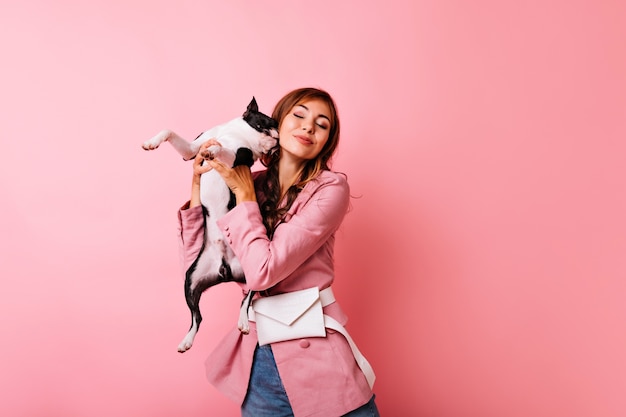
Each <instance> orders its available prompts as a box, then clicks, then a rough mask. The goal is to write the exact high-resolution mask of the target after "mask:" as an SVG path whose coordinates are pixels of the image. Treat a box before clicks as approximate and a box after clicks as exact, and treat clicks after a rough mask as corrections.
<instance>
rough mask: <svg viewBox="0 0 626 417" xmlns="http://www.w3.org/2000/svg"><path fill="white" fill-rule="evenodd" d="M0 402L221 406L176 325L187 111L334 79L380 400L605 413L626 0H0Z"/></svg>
mask: <svg viewBox="0 0 626 417" xmlns="http://www.w3.org/2000/svg"><path fill="white" fill-rule="evenodd" d="M0 31H1V33H0V35H1V36H0V50H1V51H2V66H1V70H0V71H1V74H2V76H1V77H0V91H1V93H0V94H1V96H2V100H1V101H0V118H1V119H0V126H1V127H2V134H1V139H0V140H1V141H2V147H1V148H0V158H1V161H2V162H1V163H0V186H1V194H0V198H1V199H2V216H0V231H1V236H2V237H1V240H0V256H1V262H0V274H1V277H2V280H1V282H2V284H1V285H2V287H1V288H0V290H1V291H0V317H1V320H2V321H1V323H2V324H1V327H0V335H1V336H0V337H2V342H1V343H0V358H1V360H2V372H0V392H2V400H1V401H0V415H3V416H29V417H30V416H41V417H43V416H64V417H67V416H80V417H83V416H89V417H99V416H110V415H112V416H152V417H154V416H173V415H180V416H182V415H185V416H206V415H211V416H227V417H228V416H236V415H238V407H237V406H236V405H235V404H232V403H230V402H229V401H228V400H226V399H225V398H224V397H223V396H222V395H221V394H219V393H218V392H216V391H215V390H214V389H213V388H212V387H211V386H210V385H208V383H207V382H206V381H205V380H204V374H203V372H204V370H203V362H204V358H205V357H206V355H207V354H208V353H209V351H210V350H211V349H212V348H213V346H215V344H216V343H217V342H218V340H219V339H220V338H221V336H222V334H223V333H224V332H225V331H226V329H227V328H229V327H230V326H232V325H233V323H234V317H235V313H236V308H237V306H236V305H237V303H238V302H239V297H240V294H239V292H238V290H237V288H236V287H235V286H232V285H224V286H222V287H219V288H215V289H213V290H211V291H210V292H207V293H205V296H204V298H203V300H202V301H203V303H202V310H203V313H204V316H205V321H204V322H203V325H202V328H201V330H200V334H199V336H198V338H197V339H196V344H195V345H194V347H193V348H192V350H191V351H190V352H188V353H186V354H184V355H180V354H178V353H177V352H176V346H177V344H178V342H179V341H180V339H181V338H182V336H183V335H184V333H185V331H186V329H187V327H188V325H189V322H188V320H189V317H188V311H187V307H186V305H185V303H184V299H183V292H182V289H183V285H182V278H181V276H180V273H179V265H178V258H177V252H176V251H177V246H176V245H177V242H176V230H175V229H176V209H177V207H178V206H179V204H181V203H182V202H183V201H184V200H185V199H187V197H188V192H189V179H190V173H191V166H190V164H189V163H185V162H183V161H182V160H181V158H180V157H179V156H178V155H177V154H175V152H174V151H173V149H171V148H170V147H169V146H165V147H164V148H163V149H160V150H159V151H156V152H153V153H147V152H145V151H143V150H141V149H140V144H141V143H142V142H143V141H144V140H146V139H148V138H150V137H151V136H152V135H153V134H155V133H157V132H158V131H159V130H161V129H163V128H171V129H173V130H175V131H177V132H178V133H180V134H182V135H184V136H186V137H188V138H190V139H192V138H194V137H195V136H196V135H197V134H199V133H200V132H201V131H203V130H205V129H208V128H209V127H211V126H213V125H215V124H217V123H221V122H223V121H226V120H229V119H231V118H233V117H235V116H237V115H239V114H241V112H242V111H243V109H244V107H245V105H247V103H248V101H249V100H250V98H251V96H252V95H254V96H256V98H257V100H258V102H259V105H260V107H261V110H263V111H265V112H270V111H271V109H272V107H273V105H274V104H275V102H276V101H277V100H278V98H279V97H280V96H282V95H283V94H284V93H286V92H287V91H289V90H291V89H292V88H296V87H300V86H309V85H310V86H318V87H322V88H324V89H327V90H328V91H330V92H331V93H332V94H333V95H334V97H335V98H336V100H337V102H338V106H339V110H340V114H341V117H342V123H343V136H342V143H341V145H340V149H339V155H338V157H337V158H336V163H335V168H336V169H338V170H341V171H344V172H346V173H347V174H348V175H349V179H350V182H351V185H352V192H353V194H354V195H355V196H357V197H359V198H355V199H354V200H353V210H352V212H351V213H350V214H349V215H348V217H347V219H346V221H345V223H344V226H343V227H342V229H341V231H340V233H339V234H338V238H337V282H336V285H335V291H336V293H337V296H338V298H339V299H340V300H341V302H342V304H343V306H344V307H345V309H346V310H347V312H348V313H349V315H350V317H351V322H350V324H349V326H348V329H349V330H350V332H351V333H352V335H353V336H354V338H355V339H356V341H357V342H358V344H359V346H360V347H361V349H362V351H363V352H364V353H365V355H366V356H367V357H368V358H369V359H370V361H371V363H372V364H373V366H374V368H375V370H376V371H377V375H378V381H377V384H376V387H375V388H376V393H377V395H378V404H379V407H380V410H381V412H382V414H383V415H384V416H387V417H396V416H441V417H474V416H476V417H515V416H520V417H521V416H534V417H540V416H541V417H543V416H546V417H547V416H550V417H554V416H564V417H565V416H567V417H582V416H589V417H598V416H601V417H613V416H615V417H617V416H620V417H621V416H624V415H626V396H625V395H624V392H625V391H626V360H625V354H626V331H625V323H626V302H624V295H625V292H626V280H625V277H626V256H625V251H626V219H625V216H624V213H625V211H626V187H625V186H626V168H625V165H626V164H625V163H624V155H625V151H626V145H625V144H624V139H625V138H626V75H625V74H626V54H625V52H624V51H625V49H624V45H625V43H626V3H625V2H623V1H621V0H614V1H609V0H605V1H598V0H589V1H583V0H574V1H569V0H568V1H539V0H536V1H495V0H493V1H486V0H485V1H480V0H479V1H460V0H456V1H438V0H431V1H419V0H407V1H384V2H374V1H372V2H363V1H342V0H316V1H314V2H304V1H297V0H296V1H294V0H290V1H282V0H280V1H245V0H236V1H187V0H181V1H176V2H172V1H168V2H166V1H154V0H151V1H139V0H127V1H101V0H99V1H89V2H83V1H78V0H74V1H72V0H66V1H56V2H52V1H28V0H15V1H6V0H5V1H2V4H1V12H0Z"/></svg>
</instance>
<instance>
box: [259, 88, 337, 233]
mask: <svg viewBox="0 0 626 417" xmlns="http://www.w3.org/2000/svg"><path fill="white" fill-rule="evenodd" d="M309 100H321V101H323V102H324V103H326V104H327V105H328V108H329V109H330V114H329V120H330V131H329V132H328V140H327V141H326V143H325V144H324V147H323V148H322V150H321V151H320V153H319V154H318V155H317V157H315V158H314V159H311V160H309V161H307V162H306V164H305V165H304V168H303V170H302V174H301V176H300V178H299V179H298V181H297V182H296V183H295V184H294V185H292V186H291V187H290V188H289V189H288V190H287V194H286V196H285V198H286V202H285V204H283V205H282V206H281V205H280V203H281V195H280V193H281V190H280V184H279V181H278V161H279V159H280V152H281V148H280V146H276V147H275V148H274V149H272V150H271V151H270V152H268V153H267V154H264V155H262V156H261V159H260V160H261V163H262V164H263V165H264V166H266V167H267V172H266V175H265V181H263V184H262V191H263V194H265V197H266V200H265V202H264V203H263V204H262V205H261V214H262V215H263V223H264V224H265V228H266V229H267V235H268V236H269V237H270V238H271V237H272V235H273V233H274V228H275V227H276V225H277V223H278V222H279V221H280V219H281V218H282V217H283V216H284V215H285V213H286V212H287V211H288V210H289V208H290V207H291V205H292V204H293V202H294V200H295V199H296V197H297V196H298V193H299V192H300V190H302V189H303V188H304V186H305V185H306V184H307V183H308V182H309V181H311V180H313V179H315V178H317V176H318V175H319V174H320V172H322V171H324V170H330V162H331V158H332V156H333V154H334V153H335V150H336V149H337V145H338V144H339V130H340V129H339V115H338V113H337V107H336V106H335V102H334V100H333V99H332V97H331V96H330V94H328V93H327V92H326V91H324V90H320V89H318V88H310V87H307V88H299V89H297V90H293V91H291V92H289V93H287V94H286V95H285V96H284V97H283V98H281V99H280V100H279V101H278V103H277V104H276V107H274V112H273V113H272V117H273V118H274V119H275V120H277V121H278V129H279V130H280V126H281V125H282V122H283V119H284V118H285V116H286V115H287V114H288V113H289V112H290V111H291V110H292V109H293V108H294V106H296V105H298V104H300V103H302V102H305V101H309ZM278 140H279V141H280V138H279V139H278ZM279 206H280V208H279Z"/></svg>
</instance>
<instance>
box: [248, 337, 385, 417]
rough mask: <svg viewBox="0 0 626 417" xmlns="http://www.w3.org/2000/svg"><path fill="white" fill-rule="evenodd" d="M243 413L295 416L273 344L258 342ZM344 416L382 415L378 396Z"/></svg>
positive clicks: (261, 416) (254, 416) (253, 416)
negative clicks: (275, 358)
mask: <svg viewBox="0 0 626 417" xmlns="http://www.w3.org/2000/svg"><path fill="white" fill-rule="evenodd" d="M241 416H242V417H293V410H292V409H291V404H289V398H287V393H286V392H285V388H284V387H283V383H282V381H281V380H280V375H279V374H278V368H277V367H276V361H275V360H274V354H273V353H272V348H271V347H270V345H265V346H257V348H256V350H255V351H254V362H253V363H252V372H251V374H250V384H249V386H248V393H247V394H246V398H245V399H244V401H243V405H242V406H241ZM343 417H380V414H378V409H377V408H376V403H375V402H374V396H372V398H371V399H370V400H369V402H368V403H367V404H365V405H363V406H361V407H359V408H357V409H356V410H353V411H351V412H349V413H348V414H345V415H344V416H343Z"/></svg>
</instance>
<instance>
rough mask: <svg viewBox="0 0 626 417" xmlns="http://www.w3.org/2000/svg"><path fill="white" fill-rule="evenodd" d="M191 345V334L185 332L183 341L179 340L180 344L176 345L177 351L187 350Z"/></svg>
mask: <svg viewBox="0 0 626 417" xmlns="http://www.w3.org/2000/svg"><path fill="white" fill-rule="evenodd" d="M191 345H193V336H190V335H189V334H187V336H185V338H184V339H183V341H182V342H180V344H179V345H178V351H179V352H180V353H184V352H187V351H188V350H189V349H191Z"/></svg>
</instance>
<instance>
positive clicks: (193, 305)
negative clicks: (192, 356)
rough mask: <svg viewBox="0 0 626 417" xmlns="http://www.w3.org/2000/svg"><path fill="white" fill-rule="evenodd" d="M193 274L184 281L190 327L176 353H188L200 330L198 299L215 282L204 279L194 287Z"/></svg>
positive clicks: (200, 316)
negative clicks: (189, 313) (189, 314)
mask: <svg viewBox="0 0 626 417" xmlns="http://www.w3.org/2000/svg"><path fill="white" fill-rule="evenodd" d="M194 272H195V271H192V272H191V273H190V274H188V276H187V278H186V279H185V299H186V300H187V306H188V307H189V311H190V312H191V326H190V327H189V331H188V332H187V334H186V335H185V337H184V338H183V340H182V341H181V342H180V344H179V345H178V351H179V352H181V353H183V352H186V351H188V350H189V349H190V348H191V346H192V345H193V340H194V339H195V337H196V334H197V333H198V329H199V328H200V323H201V322H202V314H201V313H200V297H201V296H202V293H203V292H204V291H205V290H206V289H207V288H209V287H210V286H212V285H214V284H211V281H215V280H210V279H206V280H202V281H200V282H196V285H195V286H194V285H193V281H194V280H193V279H192V275H193V273H194Z"/></svg>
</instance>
